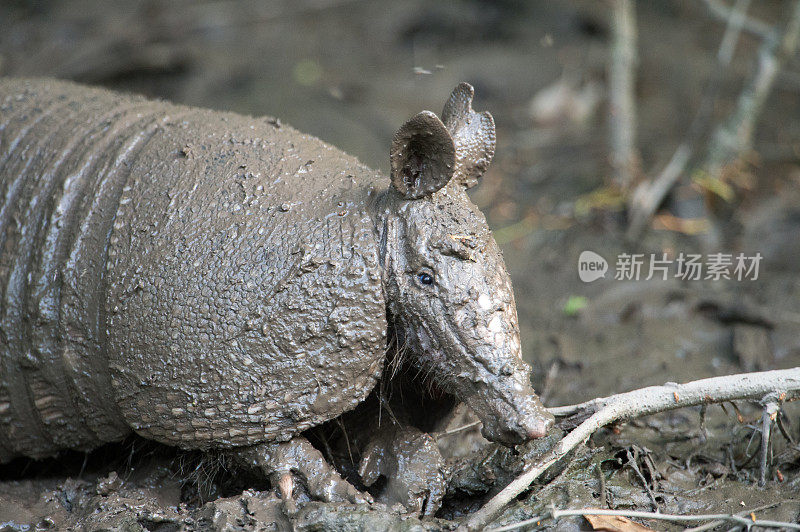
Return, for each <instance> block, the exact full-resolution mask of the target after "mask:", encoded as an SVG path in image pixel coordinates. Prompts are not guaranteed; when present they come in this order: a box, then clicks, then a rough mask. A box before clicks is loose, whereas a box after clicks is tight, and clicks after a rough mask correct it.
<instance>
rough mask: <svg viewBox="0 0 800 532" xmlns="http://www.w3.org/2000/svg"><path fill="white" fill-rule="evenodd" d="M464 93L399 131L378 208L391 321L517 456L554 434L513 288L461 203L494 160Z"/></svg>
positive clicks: (486, 125) (485, 126)
mask: <svg viewBox="0 0 800 532" xmlns="http://www.w3.org/2000/svg"><path fill="white" fill-rule="evenodd" d="M472 95H473V89H472V87H471V86H469V85H468V84H466V83H462V84H461V85H459V86H458V87H456V89H455V90H454V91H453V94H452V95H451V97H450V99H449V101H448V102H447V104H446V105H445V108H444V111H443V113H442V117H443V121H442V120H439V118H438V117H436V115H435V114H433V113H431V112H428V111H425V112H422V113H420V114H418V115H416V116H415V117H413V118H412V119H410V120H409V121H408V122H406V123H405V124H404V125H403V126H402V127H401V128H400V130H399V131H398V132H397V134H396V135H395V139H394V142H393V145H392V153H391V162H392V190H390V191H388V192H387V194H386V195H385V197H384V198H383V202H382V204H381V207H382V209H381V218H382V220H381V221H382V223H381V231H382V239H381V248H382V249H381V251H382V256H383V259H384V267H385V286H386V295H387V299H388V302H389V303H388V306H389V314H390V316H391V318H392V319H393V321H394V325H395V328H396V330H397V333H398V339H399V342H400V343H401V345H402V346H403V347H404V348H406V350H407V351H408V352H409V353H410V355H409V356H412V357H413V359H414V361H415V363H417V364H418V365H419V366H420V367H422V368H424V369H426V370H429V372H430V374H431V375H432V377H433V378H434V379H435V380H436V382H437V383H438V384H439V385H441V386H443V387H444V388H445V389H448V390H450V391H452V392H453V393H454V394H455V395H456V396H457V397H458V398H459V399H461V400H463V401H464V402H465V403H467V404H468V405H469V406H470V407H471V408H472V409H473V410H474V411H475V413H476V414H477V415H478V416H479V417H480V419H481V421H482V422H483V434H484V435H485V436H486V437H487V438H488V439H490V440H493V441H498V442H501V443H505V444H517V443H521V442H524V441H527V440H530V439H532V438H537V437H540V436H543V435H544V434H545V433H546V432H547V429H548V428H549V427H550V425H551V424H552V422H553V418H552V416H551V415H550V414H548V413H547V412H546V411H545V409H544V408H543V407H542V405H541V403H540V402H539V399H538V397H537V396H536V395H535V394H534V392H533V389H532V388H531V384H530V367H529V366H528V365H527V364H526V363H525V362H524V361H523V360H522V356H521V350H520V341H519V325H518V322H517V311H516V307H515V305H514V294H513V291H512V289H511V280H510V279H509V276H508V273H507V272H506V268H505V264H504V263H503V257H502V255H501V254H500V250H499V248H498V247H497V244H496V243H495V241H494V239H493V238H492V236H491V233H490V231H489V228H488V226H487V224H486V220H485V218H484V217H483V215H482V214H481V213H480V211H479V210H478V209H477V207H476V206H475V205H474V204H473V203H472V202H471V201H470V200H469V198H468V197H467V194H466V192H465V190H466V188H468V187H470V186H472V185H474V184H475V183H476V182H477V180H478V178H479V177H480V175H481V174H482V173H483V172H484V170H485V169H486V168H487V167H488V165H489V162H490V160H491V158H492V155H493V154H494V142H495V138H494V122H493V120H492V117H491V115H490V114H489V113H475V112H474V111H473V110H472V108H471V102H472Z"/></svg>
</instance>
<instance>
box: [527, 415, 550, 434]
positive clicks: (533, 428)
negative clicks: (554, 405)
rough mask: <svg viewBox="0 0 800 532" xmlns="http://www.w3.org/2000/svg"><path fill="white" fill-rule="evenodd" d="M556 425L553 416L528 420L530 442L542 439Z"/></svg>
mask: <svg viewBox="0 0 800 532" xmlns="http://www.w3.org/2000/svg"><path fill="white" fill-rule="evenodd" d="M553 423H555V419H554V418H553V416H544V417H536V418H531V419H528V420H527V423H525V425H526V429H527V433H528V439H529V440H535V439H536V438H541V437H543V436H545V435H546V434H547V431H549V430H550V428H551V427H552V426H553Z"/></svg>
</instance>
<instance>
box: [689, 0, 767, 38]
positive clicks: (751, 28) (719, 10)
mask: <svg viewBox="0 0 800 532" xmlns="http://www.w3.org/2000/svg"><path fill="white" fill-rule="evenodd" d="M703 1H704V2H705V4H706V7H707V8H708V10H709V12H710V13H711V14H712V15H714V16H715V17H717V18H719V19H722V20H725V21H729V20H731V18H732V10H731V8H729V7H728V6H726V5H725V3H724V2H722V1H721V0H703ZM734 10H735V8H734ZM742 29H743V30H744V31H746V32H747V33H751V34H753V35H755V36H756V37H758V38H760V39H772V38H775V29H774V28H773V27H772V26H770V25H769V24H766V23H764V22H762V21H760V20H758V19H755V18H753V17H744V19H743V20H742Z"/></svg>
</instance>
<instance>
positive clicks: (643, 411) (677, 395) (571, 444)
mask: <svg viewBox="0 0 800 532" xmlns="http://www.w3.org/2000/svg"><path fill="white" fill-rule="evenodd" d="M770 393H776V394H777V395H776V397H778V398H779V399H780V400H781V401H785V400H791V399H795V398H797V397H798V396H800V367H797V368H791V369H784V370H773V371H762V372H757V373H742V374H739V375H728V376H724V377H712V378H710V379H701V380H697V381H693V382H689V383H686V384H674V383H668V384H665V385H663V386H649V387H647V388H641V389H638V390H634V391H631V392H626V393H621V394H618V395H613V396H611V397H607V398H605V399H595V400H594V401H588V402H586V403H583V405H585V408H586V409H587V410H594V413H593V414H592V415H591V416H590V417H589V418H588V419H587V420H586V421H584V422H583V423H581V424H580V425H578V427H576V428H575V429H574V430H573V431H572V432H570V433H569V434H567V435H566V436H565V437H564V438H563V439H562V440H561V441H560V442H558V443H557V444H556V445H555V446H554V447H553V448H552V449H551V450H550V451H549V452H547V453H545V454H544V455H542V456H540V457H538V458H537V459H536V460H534V461H532V462H530V463H528V464H527V466H526V467H525V469H524V471H523V472H522V474H521V475H520V476H518V477H517V478H516V479H514V480H513V481H512V482H511V483H510V484H509V485H508V486H506V487H505V488H504V489H503V490H502V491H501V492H500V493H498V494H497V495H495V496H494V497H493V498H492V499H490V500H489V501H488V502H487V503H486V504H485V505H484V506H483V507H482V508H481V509H480V510H478V511H477V512H475V513H474V514H472V515H471V516H469V518H468V519H467V520H466V521H465V522H464V523H463V524H462V525H461V527H460V529H461V530H478V529H481V528H483V527H484V526H485V525H486V524H487V523H488V522H489V520H491V519H492V518H493V517H494V516H496V515H497V514H498V513H499V512H500V511H501V510H502V509H503V508H504V507H505V506H506V504H508V503H509V502H510V501H511V500H513V499H514V498H515V497H516V496H517V495H519V494H520V493H522V492H523V491H525V490H526V489H528V486H530V484H531V482H533V481H534V480H536V479H537V478H538V477H539V476H540V475H541V474H542V473H544V472H545V471H546V470H547V469H548V468H549V467H550V466H551V465H553V464H554V463H556V462H557V461H558V460H560V459H561V458H563V457H564V456H565V455H567V453H569V452H570V451H572V450H573V449H574V448H575V447H576V446H577V445H579V444H580V443H581V442H584V441H586V440H587V439H588V438H589V437H590V436H591V435H592V434H594V432H595V431H597V430H598V429H599V428H600V427H603V426H605V425H608V424H609V423H612V422H619V421H628V420H630V419H633V418H636V417H641V416H648V415H652V414H657V413H659V412H665V411H667V410H674V409H676V408H684V407H687V406H697V405H701V404H709V403H718V402H722V401H737V400H760V399H762V398H763V397H764V396H766V395H767V394H770ZM562 410H563V411H567V410H572V411H575V410H577V408H576V407H564V408H562Z"/></svg>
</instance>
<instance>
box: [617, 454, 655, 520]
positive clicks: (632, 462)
mask: <svg viewBox="0 0 800 532" xmlns="http://www.w3.org/2000/svg"><path fill="white" fill-rule="evenodd" d="M625 452H626V454H627V455H628V467H630V468H631V469H633V471H634V472H635V473H636V475H637V476H638V477H639V480H640V481H641V482H642V486H644V490H645V491H646V492H647V496H648V497H650V502H651V503H652V505H653V510H655V511H656V512H658V511H660V510H661V508H660V507H659V505H658V501H657V500H656V496H655V495H653V491H652V490H651V489H650V486H649V485H648V484H647V479H646V478H644V475H643V474H642V471H641V470H640V469H639V465H638V464H637V463H636V457H635V456H634V455H633V453H631V450H630V449H626V451H625ZM637 454H638V453H637Z"/></svg>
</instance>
